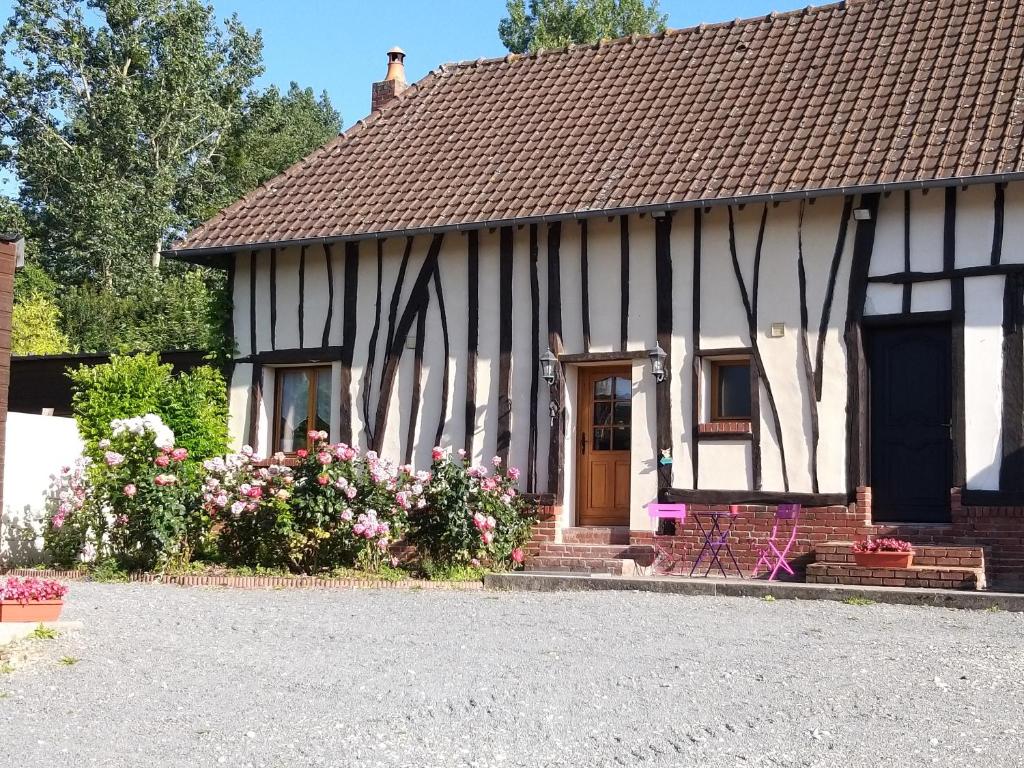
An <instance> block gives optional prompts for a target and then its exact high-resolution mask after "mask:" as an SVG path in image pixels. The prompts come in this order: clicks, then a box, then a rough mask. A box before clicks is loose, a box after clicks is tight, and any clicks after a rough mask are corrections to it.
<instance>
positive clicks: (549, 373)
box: [540, 347, 558, 387]
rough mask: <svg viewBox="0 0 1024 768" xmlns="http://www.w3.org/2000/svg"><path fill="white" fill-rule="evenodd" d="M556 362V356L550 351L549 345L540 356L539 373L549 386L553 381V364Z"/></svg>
mask: <svg viewBox="0 0 1024 768" xmlns="http://www.w3.org/2000/svg"><path fill="white" fill-rule="evenodd" d="M557 362H558V358H557V357H555V355H554V353H552V351H551V347H548V349H547V351H546V352H545V353H544V354H543V355H541V356H540V375H541V377H542V378H543V379H544V381H546V382H547V383H548V386H549V387H550V386H551V385H552V384H554V383H555V364H556V363H557Z"/></svg>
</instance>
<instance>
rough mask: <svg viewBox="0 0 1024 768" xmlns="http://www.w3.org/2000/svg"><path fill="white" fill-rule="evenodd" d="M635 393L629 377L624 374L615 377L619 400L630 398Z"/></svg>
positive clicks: (616, 392) (616, 393) (616, 395)
mask: <svg viewBox="0 0 1024 768" xmlns="http://www.w3.org/2000/svg"><path fill="white" fill-rule="evenodd" d="M632 395H633V384H632V383H631V382H630V380H629V379H625V378H623V377H622V376H616V377H615V397H616V398H617V399H619V400H628V399H629V398H630V397H631V396H632Z"/></svg>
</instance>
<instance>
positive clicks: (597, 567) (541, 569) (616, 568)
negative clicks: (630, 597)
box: [526, 554, 639, 576]
mask: <svg viewBox="0 0 1024 768" xmlns="http://www.w3.org/2000/svg"><path fill="white" fill-rule="evenodd" d="M526 570H527V571H531V572H533V573H567V574H581V575H590V574H607V575H609V576H635V575H637V574H638V573H639V570H638V569H637V565H636V562H635V561H634V560H632V559H631V558H628V557H618V558H605V557H566V556H559V555H544V554H541V555H539V556H537V557H531V558H530V559H529V560H527V561H526Z"/></svg>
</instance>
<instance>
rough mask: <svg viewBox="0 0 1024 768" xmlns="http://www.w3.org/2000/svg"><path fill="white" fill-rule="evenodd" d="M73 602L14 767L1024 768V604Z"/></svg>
mask: <svg viewBox="0 0 1024 768" xmlns="http://www.w3.org/2000/svg"><path fill="white" fill-rule="evenodd" d="M69 600H70V604H69V606H68V607H67V609H66V611H65V617H66V618H68V619H77V620H81V621H84V622H85V629H84V630H83V631H81V632H76V633H73V634H70V635H67V636H62V637H61V638H59V639H57V640H50V641H45V640H37V641H34V642H35V643H37V644H39V645H44V646H45V650H44V651H43V652H42V653H41V654H40V655H39V656H38V657H37V658H36V659H35V660H34V661H33V662H31V663H30V664H29V665H27V666H24V667H21V668H19V669H17V670H15V671H14V672H12V673H10V674H6V675H0V734H2V736H0V765H2V766H8V765H9V766H47V767H48V768H58V767H59V766H75V767H76V768H80V767H82V766H131V767H132V768H136V767H137V766H145V767H146V768H165V767H166V766H193V765H194V766H218V765H227V766H272V767H274V768H276V767H277V766H281V767H282V768H299V767H302V766H417V767H419V766H449V765H452V766H510V767H511V766H606V765H607V766H618V765H643V766H685V765H701V766H730V767H731V766H737V765H764V766H777V765H796V766H877V765H884V764H891V765H900V766H912V765H941V766H946V765H949V766H986V768H993V767H994V766H1020V765H1022V764H1024V720H1022V716H1024V646H1022V640H1021V638H1022V636H1024V614H1008V613H984V612H958V611H951V610H943V609H932V608H915V607H903V606H883V605H869V606H851V605H844V604H839V603H828V602H817V601H816V602H808V603H800V602H791V601H778V602H764V601H760V600H754V599H736V598H711V597H682V596H672V595H651V594H637V593H618V592H593V593H570V594H537V593H487V592H433V591H429V592H428V591H394V590H386V591H375V590H358V591H349V592H346V591H229V590H220V589H188V588H181V587H167V586H153V585H98V584H79V585H74V586H72V591H71V594H70V597H69ZM62 658H64V659H65V663H61V661H60V660H61V659H62ZM71 658H74V659H78V661H77V663H72V664H67V663H66V662H67V661H69V660H70V659H71ZM890 755H894V756H895V757H894V758H893V759H892V760H890V759H889V757H888V756H890Z"/></svg>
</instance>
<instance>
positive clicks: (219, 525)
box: [202, 446, 294, 568]
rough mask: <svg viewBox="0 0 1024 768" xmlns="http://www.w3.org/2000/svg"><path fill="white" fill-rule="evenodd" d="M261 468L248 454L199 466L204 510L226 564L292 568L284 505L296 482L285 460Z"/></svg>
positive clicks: (288, 513)
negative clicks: (214, 531) (201, 475)
mask: <svg viewBox="0 0 1024 768" xmlns="http://www.w3.org/2000/svg"><path fill="white" fill-rule="evenodd" d="M276 458H277V460H276V462H275V463H273V464H271V465H270V466H267V467H260V466H258V465H257V464H256V462H254V461H253V458H252V448H250V447H248V446H245V447H244V448H243V449H242V452H241V453H233V454H228V455H227V456H225V457H223V458H220V457H218V458H215V459H207V460H206V461H204V462H203V469H204V470H205V473H206V474H205V478H204V480H203V486H202V504H203V509H204V510H205V511H206V514H207V515H208V516H209V519H210V520H211V521H212V523H213V527H214V530H216V531H217V541H218V545H219V547H220V551H221V553H222V554H223V556H224V558H225V559H226V560H227V561H228V562H229V563H232V564H235V565H249V566H258V567H265V568H275V567H280V566H282V565H292V556H291V550H292V546H293V537H292V518H291V509H290V507H289V506H288V503H287V502H288V500H289V498H290V497H291V488H292V484H293V482H294V479H293V477H292V471H291V469H289V468H288V467H286V466H283V463H282V462H283V457H280V456H279V457H276Z"/></svg>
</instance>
